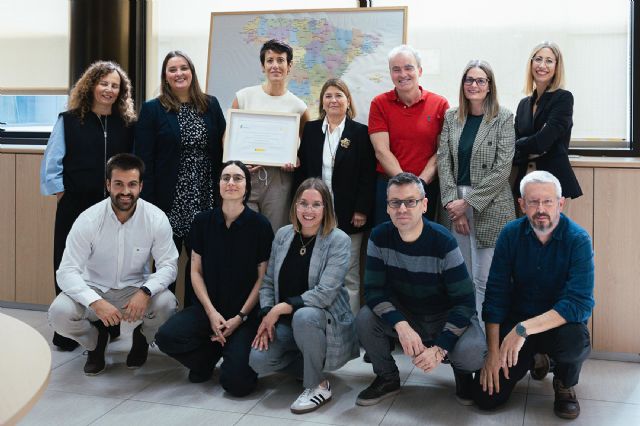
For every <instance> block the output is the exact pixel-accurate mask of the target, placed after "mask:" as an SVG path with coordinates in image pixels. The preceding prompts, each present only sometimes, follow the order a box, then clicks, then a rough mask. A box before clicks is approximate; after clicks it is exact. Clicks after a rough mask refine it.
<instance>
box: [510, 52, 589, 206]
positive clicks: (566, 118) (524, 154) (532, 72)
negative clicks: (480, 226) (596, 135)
mask: <svg viewBox="0 0 640 426" xmlns="http://www.w3.org/2000/svg"><path fill="white" fill-rule="evenodd" d="M563 88H564V60H563V57H562V53H561V52H560V48H559V47H558V45H557V44H555V43H552V42H548V41H545V42H543V43H540V44H538V45H537V46H535V47H534V48H533V50H532V51H531V54H530V55H529V59H528V60H527V68H526V76H525V84H524V92H525V94H526V95H527V97H526V98H524V99H522V100H521V101H520V104H519V105H518V110H517V112H516V120H515V129H516V153H515V157H514V165H515V166H516V167H517V170H514V172H515V182H514V184H513V186H512V191H513V194H514V197H515V198H516V199H517V198H518V197H519V196H520V193H519V191H520V181H521V180H522V178H523V177H524V176H525V175H526V174H527V173H529V172H532V171H534V170H545V171H547V172H549V173H551V174H552V175H554V176H555V177H557V178H558V180H559V181H560V184H561V185H562V195H564V196H565V197H566V198H578V197H579V196H581V195H582V190H581V189H580V184H579V183H578V180H577V179H576V175H575V174H574V172H573V169H572V168H571V163H570V162H569V143H570V141H571V127H572V126H573V95H572V94H571V92H569V91H567V90H564V89H563ZM565 208H566V205H565Z"/></svg>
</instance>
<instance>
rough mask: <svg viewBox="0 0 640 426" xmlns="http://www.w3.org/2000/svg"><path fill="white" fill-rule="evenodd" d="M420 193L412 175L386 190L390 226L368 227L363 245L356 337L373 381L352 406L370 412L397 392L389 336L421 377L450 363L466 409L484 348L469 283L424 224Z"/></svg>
mask: <svg viewBox="0 0 640 426" xmlns="http://www.w3.org/2000/svg"><path fill="white" fill-rule="evenodd" d="M427 201H428V200H427V199H426V198H425V192H424V187H423V185H422V183H421V181H420V179H419V178H418V177H417V176H415V175H413V174H411V173H406V172H405V173H399V174H398V175H396V176H395V177H393V178H391V179H390V180H389V182H388V185H387V212H388V213H389V216H390V217H391V222H384V223H382V224H380V225H378V226H376V227H375V229H374V230H373V231H372V232H371V236H370V237H369V243H368V246H367V263H366V268H365V274H364V296H365V300H366V302H367V304H366V306H363V307H362V309H360V312H358V316H357V318H356V330H357V332H358V338H359V339H360V343H361V344H362V346H363V347H364V348H365V350H366V351H367V353H368V354H369V357H370V358H371V363H372V365H373V372H374V373H375V374H376V378H375V380H374V381H373V383H372V384H371V385H370V386H369V387H367V388H366V389H364V390H363V391H362V392H360V394H359V395H358V399H357V400H356V404H358V405H365V406H366V405H374V404H377V403H378V402H380V401H382V400H383V399H385V398H387V397H390V396H392V395H395V394H397V393H398V392H399V391H400V376H399V372H398V367H397V366H396V363H395V360H394V359H393V357H392V356H391V350H392V349H391V348H390V347H389V340H388V339H389V337H391V338H393V339H394V340H396V339H397V340H399V341H400V344H401V345H402V350H403V352H404V353H405V355H408V356H410V357H411V358H412V360H413V364H414V365H415V366H416V367H418V368H420V369H421V370H423V371H424V372H425V373H428V372H430V371H433V370H434V369H435V368H436V367H437V366H438V365H440V363H442V362H443V361H444V360H445V359H446V360H448V362H450V363H451V366H452V367H453V371H454V376H455V380H456V396H457V399H458V401H459V402H460V403H462V404H465V405H472V404H473V400H472V395H471V390H472V384H473V383H472V382H473V377H472V373H473V372H474V371H476V370H478V369H479V368H480V367H481V366H482V364H483V361H484V356H485V353H486V345H485V339H484V334H483V332H482V329H481V328H480V325H479V324H478V318H477V315H476V305H475V293H474V289H473V283H472V282H471V280H470V278H469V274H468V273H467V268H466V267H465V265H464V259H463V258H462V253H461V252H460V249H459V248H458V244H457V243H456V240H455V238H453V235H451V233H450V232H449V231H448V230H447V229H446V228H444V227H443V226H441V225H438V224H437V223H433V222H430V221H429V220H427V219H426V218H425V217H423V213H424V212H425V211H426V209H427Z"/></svg>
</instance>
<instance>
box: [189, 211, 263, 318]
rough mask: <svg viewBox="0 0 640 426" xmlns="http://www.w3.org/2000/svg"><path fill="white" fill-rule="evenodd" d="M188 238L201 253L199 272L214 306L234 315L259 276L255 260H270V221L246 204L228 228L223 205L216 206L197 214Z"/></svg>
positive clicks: (222, 313) (258, 261)
mask: <svg viewBox="0 0 640 426" xmlns="http://www.w3.org/2000/svg"><path fill="white" fill-rule="evenodd" d="M190 239H191V248H192V249H193V251H194V252H196V253H197V254H199V255H200V256H201V257H202V276H203V278H204V282H205V285H206V286H207V292H208V293H209V299H210V300H211V302H212V303H213V306H215V308H216V310H217V311H218V312H220V314H221V315H222V316H223V317H225V318H229V317H232V316H234V315H236V314H237V313H238V312H239V311H240V309H241V308H242V305H244V303H245V302H246V301H247V298H248V297H249V293H251V289H252V288H253V285H254V284H255V282H256V280H257V279H258V268H257V266H258V264H259V263H261V262H266V261H268V260H269V254H270V253H271V242H272V241H273V231H272V230H271V224H269V221H268V220H267V219H266V218H265V217H264V216H262V215H261V214H260V213H256V212H254V211H253V210H251V209H250V208H248V207H245V209H244V210H243V212H242V213H241V214H240V216H239V217H238V218H237V219H236V220H235V221H234V222H233V223H232V224H231V226H230V227H229V228H227V226H226V224H225V221H224V216H223V214H222V209H221V208H220V207H217V208H214V209H212V210H206V211H203V212H200V213H198V214H197V215H196V217H195V218H194V220H193V225H192V226H191V234H190ZM194 299H195V300H194V301H193V302H194V303H195V304H197V305H200V301H198V300H197V297H195V296H194ZM257 307H258V305H257V304H256V308H254V310H253V312H256V311H257ZM245 313H246V314H249V312H245Z"/></svg>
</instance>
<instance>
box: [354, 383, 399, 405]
mask: <svg viewBox="0 0 640 426" xmlns="http://www.w3.org/2000/svg"><path fill="white" fill-rule="evenodd" d="M398 392H400V379H391V380H388V379H385V378H383V377H381V376H376V379H375V380H374V381H373V383H371V384H370V385H369V387H368V388H366V389H365V390H363V391H362V392H360V393H359V394H358V399H356V404H357V405H363V406H367V405H375V404H377V403H378V402H380V401H382V400H383V399H385V398H388V397H390V396H393V395H397V394H398Z"/></svg>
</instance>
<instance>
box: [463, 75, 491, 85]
mask: <svg viewBox="0 0 640 426" xmlns="http://www.w3.org/2000/svg"><path fill="white" fill-rule="evenodd" d="M489 81H490V80H489V79H488V78H482V77H480V78H471V77H466V78H465V79H464V80H462V82H463V83H464V85H465V86H473V83H476V84H477V85H478V87H484V86H486V85H487V83H488V82H489Z"/></svg>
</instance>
